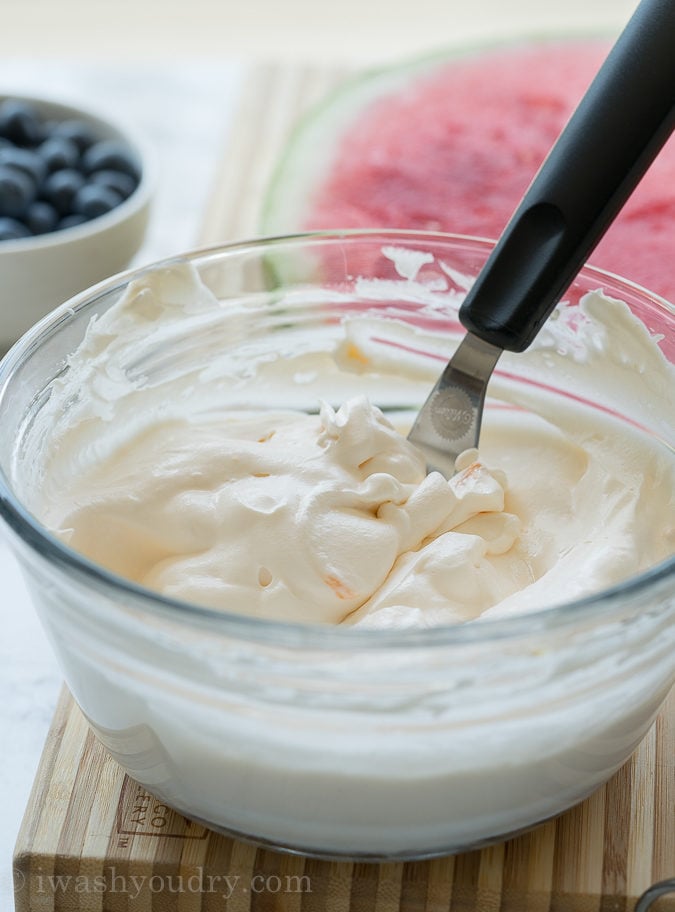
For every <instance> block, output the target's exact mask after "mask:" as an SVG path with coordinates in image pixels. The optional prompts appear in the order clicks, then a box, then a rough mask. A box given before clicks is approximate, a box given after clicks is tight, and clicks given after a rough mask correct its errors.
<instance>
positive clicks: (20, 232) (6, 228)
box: [0, 216, 30, 241]
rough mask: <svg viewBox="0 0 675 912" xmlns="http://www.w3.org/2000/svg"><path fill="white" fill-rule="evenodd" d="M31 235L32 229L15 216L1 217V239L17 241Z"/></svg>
mask: <svg viewBox="0 0 675 912" xmlns="http://www.w3.org/2000/svg"><path fill="white" fill-rule="evenodd" d="M24 237H30V230H29V229H28V228H27V227H26V226H25V225H24V224H23V222H19V221H17V219H14V218H8V217H7V216H5V217H0V241H15V240H17V239H18V238H24Z"/></svg>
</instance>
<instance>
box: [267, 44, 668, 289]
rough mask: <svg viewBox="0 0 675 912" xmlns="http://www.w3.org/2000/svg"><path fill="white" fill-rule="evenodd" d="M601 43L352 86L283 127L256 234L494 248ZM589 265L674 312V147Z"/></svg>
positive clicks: (513, 49) (474, 59)
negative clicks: (486, 243) (362, 234)
mask: <svg viewBox="0 0 675 912" xmlns="http://www.w3.org/2000/svg"><path fill="white" fill-rule="evenodd" d="M609 46H610V45H609V42H606V41H598V40H588V41H580V40H575V41H560V42H539V43H536V44H527V45H520V46H509V47H507V48H504V47H502V48H498V49H492V50H489V51H482V52H480V53H473V54H467V55H462V56H453V57H451V58H449V57H448V56H443V57H435V58H433V59H427V60H424V61H418V62H416V63H413V64H408V65H406V66H402V67H396V68H393V69H389V70H386V71H381V72H378V73H374V74H370V75H368V76H365V77H363V78H359V79H356V80H353V81H352V82H350V83H348V84H347V85H346V86H344V87H343V88H342V89H340V90H338V91H337V92H336V93H334V94H333V95H332V96H331V97H330V98H329V99H328V100H327V101H326V102H324V103H323V104H322V105H321V106H320V107H319V108H318V109H316V110H314V111H312V112H311V113H310V114H309V116H307V117H306V118H305V119H304V121H303V122H302V123H301V124H300V125H299V127H298V128H297V129H296V131H295V133H294V135H293V136H292V138H291V141H290V143H289V145H288V147H287V149H286V151H285V154H284V155H283V157H282V160H281V162H280V164H279V166H278V168H277V170H276V173H275V175H274V178H273V181H272V185H271V187H270V189H269V192H268V194H267V198H266V203H265V210H264V214H263V221H262V226H261V227H262V230H263V232H264V233H265V234H283V233H287V232H291V231H304V230H315V229H317V230H320V229H335V228H385V227H387V228H406V229H416V230H432V231H450V232H455V233H460V234H469V235H477V236H480V237H488V238H496V237H498V236H499V234H500V233H501V231H502V229H503V228H504V226H505V224H506V222H507V220H508V218H509V216H510V215H511V213H512V212H513V210H514V209H515V207H516V205H517V203H518V202H519V200H520V198H521V197H522V195H523V194H524V192H525V190H526V189H527V186H528V184H529V183H530V181H531V180H532V178H533V176H534V174H535V172H536V170H537V168H538V167H539V165H540V164H541V162H542V161H543V159H544V157H545V155H546V153H547V152H548V150H549V149H550V148H551V146H552V145H553V143H554V142H555V140H556V138H557V136H558V134H559V133H560V131H561V129H562V127H563V126H564V124H565V122H566V121H567V119H568V117H569V115H570V114H571V112H572V110H573V109H574V107H575V105H576V103H577V102H578V101H579V100H580V98H581V96H582V95H583V94H584V92H585V90H586V88H587V87H588V85H589V83H590V82H591V80H592V78H593V76H594V75H595V73H596V72H597V70H598V69H599V67H600V65H601V63H602V61H603V60H604V57H605V56H606V54H607V51H608V50H609ZM590 262H591V263H593V264H595V265H597V266H600V267H602V268H604V269H607V270H609V271H610V272H614V273H617V274H619V275H621V276H624V277H625V278H628V279H631V280H632V281H634V282H637V283H639V284H641V285H644V286H645V287H647V288H649V289H650V290H652V291H655V292H657V293H658V294H660V295H663V296H664V297H665V298H667V299H669V300H670V301H675V140H674V139H671V140H670V142H669V143H668V144H667V145H666V146H665V147H664V149H663V150H662V152H661V154H660V155H659V157H658V158H657V160H656V161H655V163H654V164H653V166H652V168H651V169H650V171H649V172H648V173H647V175H646V176H645V177H644V179H643V181H642V183H641V184H640V186H639V187H638V188H637V190H636V191H635V193H634V194H633V196H632V198H631V199H630V200H629V202H628V204H627V205H626V207H625V208H624V210H623V211H622V212H621V214H620V215H619V217H618V219H617V220H616V222H615V223H614V224H613V225H612V226H611V228H610V229H609V231H608V233H607V234H606V236H605V237H604V238H603V240H602V242H601V243H600V245H599V247H598V248H597V249H596V250H595V252H594V253H593V255H592V257H591V258H590Z"/></svg>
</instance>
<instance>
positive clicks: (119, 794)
mask: <svg viewBox="0 0 675 912" xmlns="http://www.w3.org/2000/svg"><path fill="white" fill-rule="evenodd" d="M674 756H675V691H674V692H673V693H671V695H670V698H669V700H668V702H667V704H666V705H665V707H664V709H663V711H662V713H661V715H660V716H659V718H658V720H657V722H656V723H655V724H654V725H653V726H652V728H651V729H650V731H649V733H648V735H647V736H646V738H645V739H644V740H643V742H642V744H641V745H640V747H639V748H638V750H637V751H636V752H635V754H634V755H633V756H632V757H631V759H630V760H629V762H628V763H627V764H626V765H625V766H624V767H623V768H622V769H621V770H619V772H618V773H617V774H616V775H615V776H614V777H613V778H612V779H611V780H610V781H609V782H608V783H607V784H606V785H605V786H603V787H602V788H600V789H599V790H598V791H597V792H595V794H593V795H592V796H591V797H590V798H588V799H587V800H586V801H584V802H583V803H582V804H580V805H578V806H577V807H575V808H573V809H571V810H570V811H568V812H567V813H565V814H563V815H562V816H560V817H558V818H557V819H556V820H552V821H549V822H548V823H546V824H543V825H542V826H539V827H538V828H536V829H534V830H532V831H531V832H530V833H527V834H525V835H523V836H520V837H518V838H517V839H512V840H509V841H508V842H504V843H500V844H498V845H495V846H491V847H489V848H485V849H483V850H481V851H475V852H468V853H465V854H462V855H456V856H448V857H446V858H438V859H434V860H432V861H421V862H406V863H391V864H379V865H375V864H357V863H354V864H352V863H349V862H328V861H318V860H315V859H308V858H303V857H301V856H292V855H283V854H280V853H276V852H273V851H270V850H268V849H263V848H256V847H255V846H252V845H248V844H244V843H242V842H238V841H235V840H233V839H230V838H229V837H226V836H223V835H220V834H216V833H213V832H211V831H209V830H207V829H206V828H205V827H203V826H202V825H201V824H197V823H194V822H192V821H190V820H187V819H186V818H184V817H183V816H181V815H180V814H178V813H176V812H175V811H173V810H171V809H170V808H168V807H166V805H164V804H162V803H161V801H159V800H158V799H156V798H154V797H153V796H152V795H151V794H150V793H149V792H147V791H146V790H145V789H144V788H143V787H141V786H140V785H138V784H137V783H136V782H134V781H133V780H131V779H130V778H129V777H128V776H126V775H125V774H124V772H123V771H122V769H121V768H120V767H119V766H118V764H117V763H116V762H115V761H114V760H113V759H112V758H111V757H110V756H109V755H108V754H107V752H106V751H105V750H104V748H103V747H102V746H101V745H100V744H99V742H98V741H97V740H96V739H95V738H94V736H93V734H92V733H91V731H90V730H89V727H88V725H87V722H86V720H85V719H84V717H83V716H82V714H81V713H80V711H79V710H78V709H77V707H76V706H75V704H74V702H73V700H72V698H71V697H70V695H69V693H68V692H67V691H64V694H63V696H62V698H61V701H60V703H59V706H58V709H57V712H56V715H55V718H54V722H53V725H52V729H51V731H50V734H49V737H48V739H47V744H46V746H45V750H44V754H43V757H42V761H41V765H40V769H39V771H38V774H37V777H36V780H35V785H34V788H33V792H32V794H31V797H30V801H29V805H28V808H27V811H26V815H25V818H24V822H23V826H22V829H21V832H20V834H19V838H18V842H17V846H16V853H15V859H14V867H15V881H16V912H216V910H225V912H633V910H634V909H635V905H636V902H637V901H638V898H639V897H640V896H641V895H642V894H643V893H644V892H645V891H646V890H647V889H648V888H649V887H651V886H652V885H653V884H655V883H658V882H661V881H664V880H666V879H670V878H672V879H673V882H672V888H673V892H670V893H668V894H666V895H664V896H662V897H661V898H660V899H658V901H657V902H655V903H654V905H653V907H652V909H653V912H675V762H674Z"/></svg>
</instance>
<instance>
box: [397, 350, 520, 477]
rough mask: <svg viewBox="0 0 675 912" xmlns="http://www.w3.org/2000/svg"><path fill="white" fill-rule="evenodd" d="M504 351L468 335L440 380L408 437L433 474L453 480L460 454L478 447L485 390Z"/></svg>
mask: <svg viewBox="0 0 675 912" xmlns="http://www.w3.org/2000/svg"><path fill="white" fill-rule="evenodd" d="M502 351H503V349H501V348H497V347H496V346H495V345H490V344H489V343H488V342H483V340H482V339H479V338H478V336H474V335H473V334H472V333H467V334H466V336H465V337H464V338H463V339H462V341H461V342H460V344H459V346H458V348H457V351H456V352H455V354H454V355H453V356H452V358H451V359H450V361H449V362H448V364H447V365H446V367H445V370H444V371H443V373H442V374H441V376H440V377H439V378H438V381H437V383H436V385H435V386H434V388H433V390H432V391H431V393H430V394H429V397H428V398H427V401H426V402H425V403H424V405H423V406H422V408H421V409H420V411H419V413H418V415H417V418H416V419H415V423H414V424H413V426H412V428H411V430H410V433H409V434H408V440H410V442H411V443H414V444H415V445H416V446H418V447H419V448H420V449H421V450H422V451H423V452H424V454H425V455H426V458H427V469H428V470H429V471H430V472H432V471H437V472H440V473H441V474H442V475H444V476H445V477H446V478H450V476H451V475H453V474H454V471H455V459H456V458H457V457H458V456H459V454H460V453H462V452H464V450H468V449H471V448H472V447H476V446H478V438H479V436H480V425H481V419H482V415H483V403H484V402H485V391H486V389H487V385H488V381H489V379H490V377H491V375H492V371H493V370H494V368H495V365H496V363H497V361H498V360H499V356H500V355H501V353H502Z"/></svg>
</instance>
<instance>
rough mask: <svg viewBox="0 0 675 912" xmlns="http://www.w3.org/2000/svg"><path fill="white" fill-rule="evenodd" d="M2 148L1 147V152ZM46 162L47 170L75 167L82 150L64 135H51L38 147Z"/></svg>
mask: <svg viewBox="0 0 675 912" xmlns="http://www.w3.org/2000/svg"><path fill="white" fill-rule="evenodd" d="M1 152H2V150H1V149H0V154H1ZM36 152H37V154H38V155H39V156H40V158H41V159H42V161H43V162H44V164H45V167H46V169H47V171H49V172H51V171H60V170H61V168H74V167H75V166H76V165H77V162H78V160H79V158H80V150H79V149H78V147H77V146H76V145H75V143H74V142H73V141H72V139H66V138H65V137H63V136H51V137H50V138H49V139H46V140H45V141H44V142H43V143H42V145H41V146H38V148H37V149H36Z"/></svg>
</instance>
